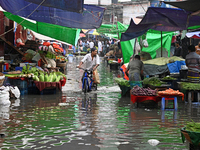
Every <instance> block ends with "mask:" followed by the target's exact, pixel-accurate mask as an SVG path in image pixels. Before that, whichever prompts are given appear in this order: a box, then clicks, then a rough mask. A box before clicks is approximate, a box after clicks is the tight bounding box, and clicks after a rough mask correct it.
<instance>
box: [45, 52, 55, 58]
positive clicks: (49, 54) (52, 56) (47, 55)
mask: <svg viewBox="0 0 200 150" xmlns="http://www.w3.org/2000/svg"><path fill="white" fill-rule="evenodd" d="M45 57H47V58H49V59H55V58H56V55H55V54H53V53H51V52H47V54H46V55H45Z"/></svg>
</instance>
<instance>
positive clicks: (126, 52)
mask: <svg viewBox="0 0 200 150" xmlns="http://www.w3.org/2000/svg"><path fill="white" fill-rule="evenodd" d="M117 26H118V29H119V30H126V29H127V28H128V26H127V25H124V24H122V23H120V22H117ZM119 37H121V33H119ZM120 44H121V49H122V54H123V61H124V63H128V62H129V60H130V57H131V56H132V55H133V49H134V45H135V39H132V40H129V41H123V42H120Z"/></svg>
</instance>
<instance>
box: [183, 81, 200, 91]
mask: <svg viewBox="0 0 200 150" xmlns="http://www.w3.org/2000/svg"><path fill="white" fill-rule="evenodd" d="M181 88H182V89H185V90H200V84H199V83H188V82H181Z"/></svg>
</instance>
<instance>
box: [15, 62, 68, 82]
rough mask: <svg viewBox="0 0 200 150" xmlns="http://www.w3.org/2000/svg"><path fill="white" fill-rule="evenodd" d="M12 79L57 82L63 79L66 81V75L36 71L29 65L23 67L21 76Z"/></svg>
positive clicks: (36, 69) (35, 68)
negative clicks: (22, 78)
mask: <svg viewBox="0 0 200 150" xmlns="http://www.w3.org/2000/svg"><path fill="white" fill-rule="evenodd" d="M12 77H24V78H32V79H33V80H34V81H40V82H59V81H60V80H62V79H63V78H64V77H65V78H66V79H67V77H66V75H65V74H63V73H62V72H51V73H48V72H45V71H42V70H40V69H38V68H37V67H33V66H30V65H29V64H27V65H25V66H23V69H22V73H21V74H17V75H15V76H12Z"/></svg>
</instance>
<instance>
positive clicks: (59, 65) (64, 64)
mask: <svg viewBox="0 0 200 150" xmlns="http://www.w3.org/2000/svg"><path fill="white" fill-rule="evenodd" d="M66 65H67V63H56V66H57V67H66Z"/></svg>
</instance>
